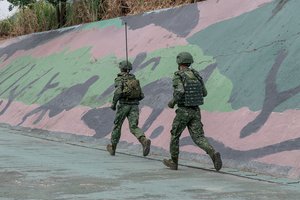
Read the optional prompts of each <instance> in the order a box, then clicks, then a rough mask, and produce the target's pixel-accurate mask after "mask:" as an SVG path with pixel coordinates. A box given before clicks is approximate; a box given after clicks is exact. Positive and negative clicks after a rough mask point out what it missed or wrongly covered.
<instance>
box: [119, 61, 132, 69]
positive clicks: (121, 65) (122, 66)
mask: <svg viewBox="0 0 300 200" xmlns="http://www.w3.org/2000/svg"><path fill="white" fill-rule="evenodd" d="M119 68H120V69H125V70H132V64H131V62H129V61H126V60H123V61H122V62H120V63H119Z"/></svg>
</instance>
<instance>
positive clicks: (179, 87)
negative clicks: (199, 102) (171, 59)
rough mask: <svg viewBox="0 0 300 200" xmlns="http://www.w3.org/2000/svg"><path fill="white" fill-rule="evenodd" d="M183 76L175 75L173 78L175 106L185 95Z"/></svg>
mask: <svg viewBox="0 0 300 200" xmlns="http://www.w3.org/2000/svg"><path fill="white" fill-rule="evenodd" d="M181 79H182V78H181V76H180V75H179V74H177V73H175V74H174V77H173V89H174V92H173V101H174V103H175V104H177V103H178V100H180V99H181V98H182V96H183V95H184V87H183V83H182V80H181Z"/></svg>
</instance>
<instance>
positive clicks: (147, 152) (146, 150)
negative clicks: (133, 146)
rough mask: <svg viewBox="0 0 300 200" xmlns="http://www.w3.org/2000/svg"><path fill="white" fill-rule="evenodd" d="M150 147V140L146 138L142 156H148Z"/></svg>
mask: <svg viewBox="0 0 300 200" xmlns="http://www.w3.org/2000/svg"><path fill="white" fill-rule="evenodd" d="M150 147H151V140H149V139H147V140H146V141H145V144H144V145H143V156H148V154H149V152H150Z"/></svg>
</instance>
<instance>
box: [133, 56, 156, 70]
mask: <svg viewBox="0 0 300 200" xmlns="http://www.w3.org/2000/svg"><path fill="white" fill-rule="evenodd" d="M146 58H147V53H145V52H142V53H139V54H138V55H137V56H136V57H135V59H134V61H133V63H132V68H133V70H132V72H133V73H134V72H135V71H137V70H141V69H144V68H145V67H147V66H148V65H150V64H153V66H152V68H151V70H152V71H153V70H155V69H156V67H157V66H158V65H159V63H160V59H161V57H154V58H151V59H149V60H147V61H145V60H146Z"/></svg>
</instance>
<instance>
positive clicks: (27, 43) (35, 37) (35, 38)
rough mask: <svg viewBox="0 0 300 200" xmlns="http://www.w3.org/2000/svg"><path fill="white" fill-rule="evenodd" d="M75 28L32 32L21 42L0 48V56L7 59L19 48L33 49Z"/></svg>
mask: <svg viewBox="0 0 300 200" xmlns="http://www.w3.org/2000/svg"><path fill="white" fill-rule="evenodd" d="M74 29H75V27H74V28H69V29H65V30H53V31H50V32H45V33H38V34H32V35H31V36H29V37H27V38H25V39H22V40H20V41H19V42H16V43H13V44H11V45H8V46H6V47H4V48H0V58H1V57H2V56H4V55H6V57H5V58H4V61H5V60H7V59H8V58H9V57H10V56H12V55H13V54H14V53H15V52H16V51H19V50H24V51H26V50H29V49H33V48H35V47H37V46H39V45H42V44H45V43H47V42H49V41H50V40H53V39H55V38H57V37H59V36H61V35H63V34H65V33H68V32H71V31H73V30H74Z"/></svg>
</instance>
